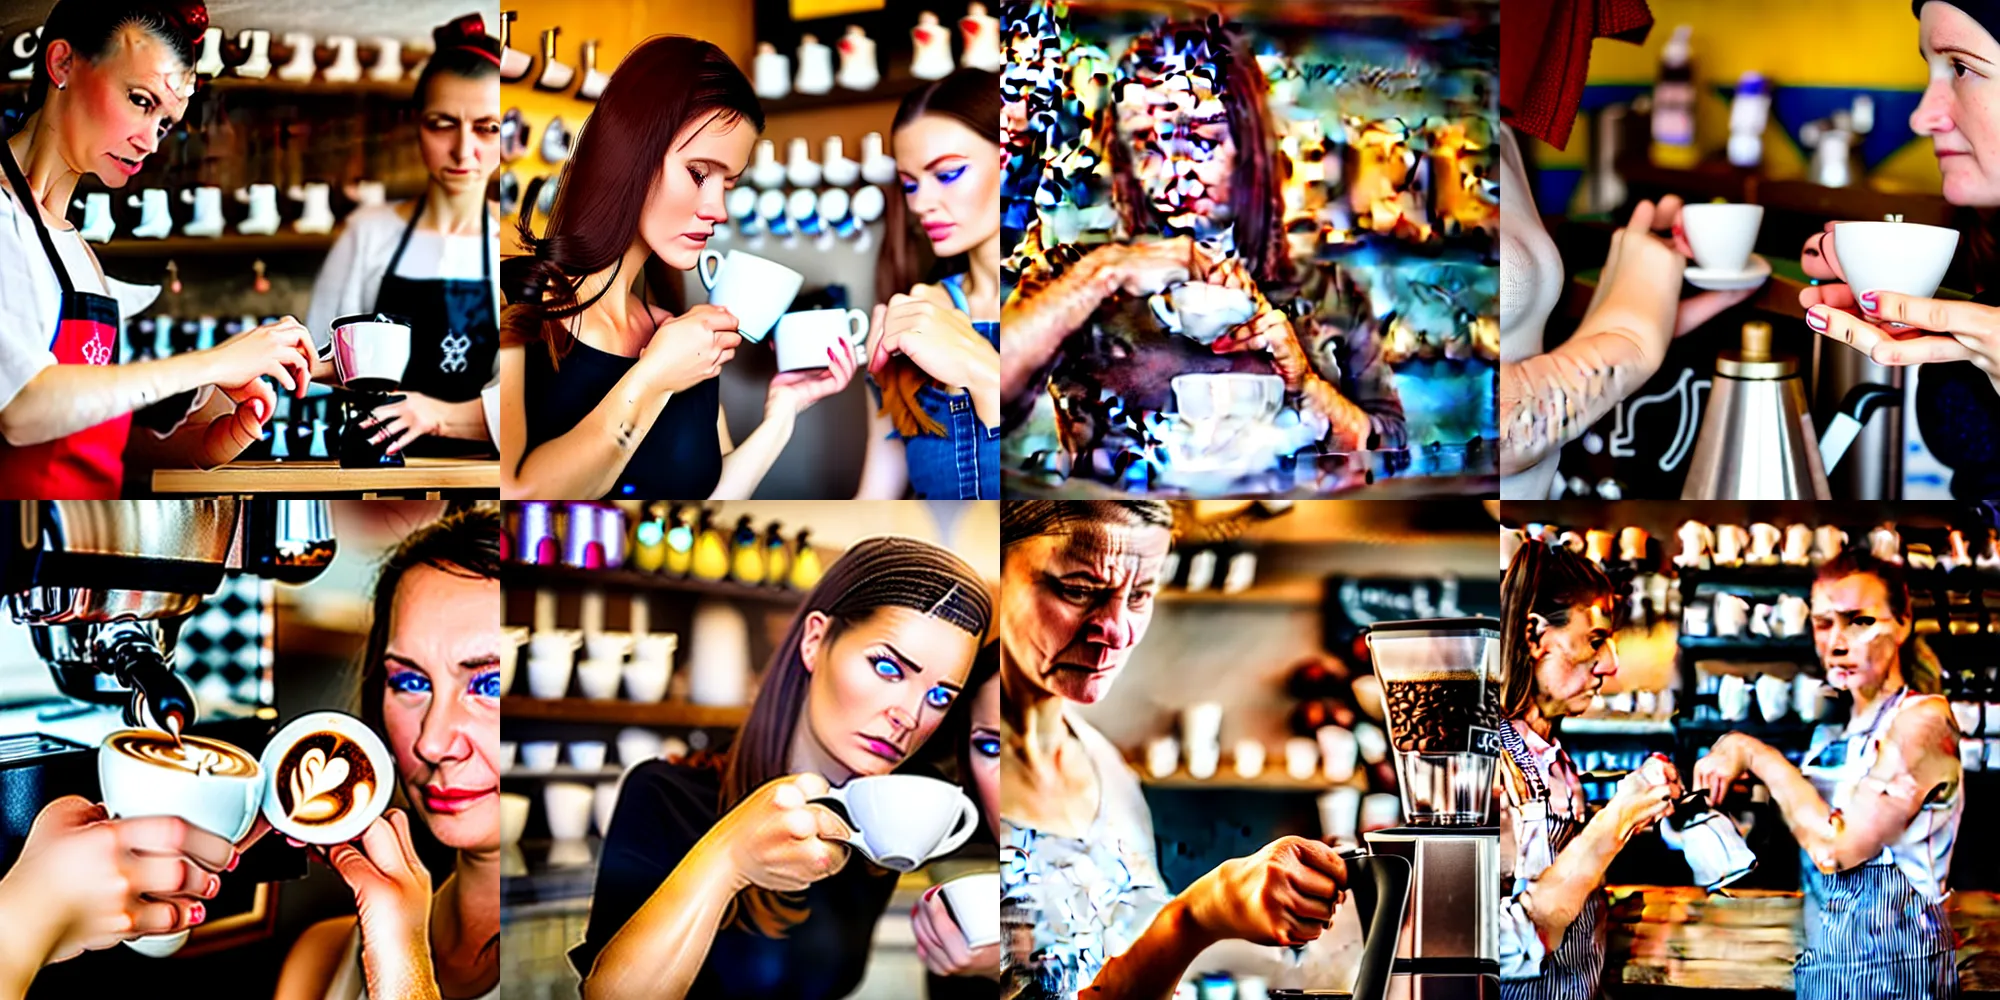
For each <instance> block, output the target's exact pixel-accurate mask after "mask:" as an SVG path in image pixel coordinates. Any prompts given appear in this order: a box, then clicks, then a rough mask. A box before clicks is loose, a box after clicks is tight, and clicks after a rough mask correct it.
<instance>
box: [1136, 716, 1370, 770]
mask: <svg viewBox="0 0 2000 1000" xmlns="http://www.w3.org/2000/svg"><path fill="white" fill-rule="evenodd" d="M1234 749H1235V758H1234V760H1233V762H1232V769H1233V770H1234V771H1235V773H1236V776H1237V777H1239V778H1242V779H1244V780H1246V781H1247V780H1250V779H1252V778H1256V777H1258V776H1260V775H1262V774H1263V773H1264V769H1265V761H1266V758H1267V756H1268V751H1267V749H1266V748H1265V746H1264V744H1263V742H1262V741H1259V740H1251V739H1244V740H1237V741H1236V746H1235V748H1234ZM1183 754H1185V755H1186V758H1187V771H1188V776H1189V777H1192V778H1196V779H1199V780H1202V781H1206V780H1208V779H1209V778H1212V777H1214V776H1215V773H1216V770H1217V768H1218V767H1219V766H1220V765H1221V762H1222V749H1221V745H1220V743H1218V742H1217V741H1216V740H1215V739H1214V738H1213V737H1212V736H1209V737H1202V736H1195V737H1194V738H1193V740H1190V739H1189V736H1188V734H1186V733H1185V732H1184V733H1183V735H1182V736H1181V737H1180V738H1178V739H1177V738H1175V737H1173V736H1156V737H1154V738H1152V739H1150V740H1147V741H1146V761H1145V764H1146V773H1147V774H1149V775H1151V776H1152V777H1154V778H1156V779H1158V778H1166V777H1168V776H1170V775H1172V774H1174V773H1175V772H1176V771H1178V770H1179V769H1180V766H1181V757H1182V755H1183ZM1388 757H1389V739H1388V736H1387V735H1385V734H1384V733H1383V732H1382V729H1381V727H1379V726H1376V725H1374V724H1373V723H1368V722H1361V723H1357V724H1356V725H1355V726H1354V728H1353V729H1351V730H1350V729H1345V728H1342V727H1340V726H1321V727H1320V728H1319V730H1318V731H1317V732H1315V733H1314V734H1313V738H1312V739H1307V738H1306V737H1303V736H1294V737H1292V738H1290V739H1288V740H1286V741H1285V746H1284V764H1285V774H1286V775H1287V776H1288V777H1290V778H1291V779H1292V780H1294V781H1306V780H1309V779H1311V778H1312V777H1313V775H1314V774H1315V773H1318V774H1320V775H1322V776H1323V777H1325V779H1326V780H1327V781H1331V782H1335V783H1341V782H1346V781H1350V780H1352V779H1353V777H1354V771H1355V767H1356V765H1357V764H1358V763H1359V762H1361V761H1366V762H1367V763H1369V764H1371V765H1372V764H1380V763H1382V762H1383V761H1385V760H1387V759H1388Z"/></svg>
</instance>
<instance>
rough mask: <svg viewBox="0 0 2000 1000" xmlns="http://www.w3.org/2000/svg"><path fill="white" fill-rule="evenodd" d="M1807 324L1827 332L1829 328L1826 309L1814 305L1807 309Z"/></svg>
mask: <svg viewBox="0 0 2000 1000" xmlns="http://www.w3.org/2000/svg"><path fill="white" fill-rule="evenodd" d="M1806 325H1807V326H1809V327H1812V328H1813V329H1814V330H1817V331H1819V332H1821V333H1825V332H1826V328H1827V318H1826V311H1825V309H1824V308H1822V307H1820V306H1814V307H1812V308H1811V309H1808V310H1806Z"/></svg>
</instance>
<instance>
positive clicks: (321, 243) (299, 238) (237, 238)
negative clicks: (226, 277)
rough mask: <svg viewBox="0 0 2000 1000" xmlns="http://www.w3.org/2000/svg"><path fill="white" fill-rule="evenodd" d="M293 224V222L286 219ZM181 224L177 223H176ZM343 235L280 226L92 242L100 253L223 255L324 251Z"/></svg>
mask: <svg viewBox="0 0 2000 1000" xmlns="http://www.w3.org/2000/svg"><path fill="white" fill-rule="evenodd" d="M286 225H290V223H286ZM176 228H178V226H176ZM339 238H340V230H339V229H338V228H336V229H334V231H333V232H330V233H295V232H287V231H285V230H280V231H278V232H276V233H273V234H271V235H269V236H244V235H242V234H240V233H227V234H225V235H222V236H216V237H205V236H169V237H167V238H165V239H159V240H141V239H134V238H133V237H132V236H130V235H129V234H122V235H119V236H115V237H113V238H112V240H111V242H109V243H93V244H91V249H92V250H94V251H96V253H97V255H98V256H99V257H103V258H112V259H115V258H122V257H223V256H229V255H239V256H244V257H248V256H253V255H257V254H270V255H272V256H277V255H279V254H292V253H315V254H324V253H326V252H327V251H328V250H331V249H333V242H334V241H335V240H337V239H339Z"/></svg>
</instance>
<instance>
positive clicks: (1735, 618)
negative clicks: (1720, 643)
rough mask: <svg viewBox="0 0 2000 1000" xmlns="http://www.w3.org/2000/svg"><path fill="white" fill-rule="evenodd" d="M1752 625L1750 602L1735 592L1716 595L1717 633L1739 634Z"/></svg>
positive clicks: (1723, 634)
mask: <svg viewBox="0 0 2000 1000" xmlns="http://www.w3.org/2000/svg"><path fill="white" fill-rule="evenodd" d="M1749 627H1750V602H1748V601H1746V600H1744V599H1743V598H1741V597H1738V596H1736V595H1735V594H1717V595H1715V634H1716V635H1719V636H1725V637H1727V636H1738V635H1742V634H1743V631H1744V630H1745V629H1747V628H1749Z"/></svg>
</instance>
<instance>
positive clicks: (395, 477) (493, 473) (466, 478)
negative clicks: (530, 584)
mask: <svg viewBox="0 0 2000 1000" xmlns="http://www.w3.org/2000/svg"><path fill="white" fill-rule="evenodd" d="M406 462H407V464H406V465H404V466H403V467H402V468H400V469H343V468H341V467H340V463H339V462H337V461H333V460H330V459H323V460H319V461H302V462H231V463H230V464H228V465H225V466H223V467H221V468H219V469H211V470H209V471H206V472H204V471H202V470H200V469H155V470H154V471H153V491H154V492H156V493H358V494H360V495H361V496H362V498H363V499H373V498H374V497H375V496H376V495H378V494H390V495H416V494H422V495H424V496H425V497H426V498H429V499H436V498H437V497H438V495H439V494H441V493H443V492H446V491H452V492H461V491H473V490H479V491H487V492H491V493H496V494H497V493H498V492H499V490H500V463H499V462H498V461H495V460H491V459H462V458H411V459H407V460H406Z"/></svg>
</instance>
